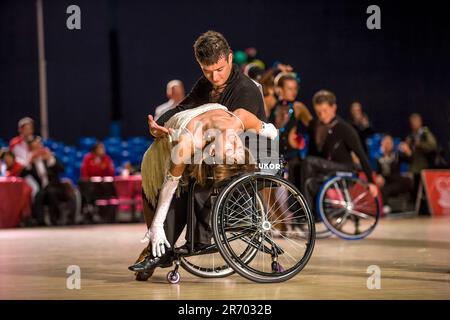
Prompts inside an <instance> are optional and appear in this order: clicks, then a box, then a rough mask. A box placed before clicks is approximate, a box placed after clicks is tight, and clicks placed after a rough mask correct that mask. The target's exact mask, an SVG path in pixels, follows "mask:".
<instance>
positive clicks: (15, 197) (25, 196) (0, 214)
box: [0, 177, 31, 228]
mask: <svg viewBox="0 0 450 320" xmlns="http://www.w3.org/2000/svg"><path fill="white" fill-rule="evenodd" d="M30 214H31V188H30V186H29V185H28V184H27V183H26V182H25V181H24V180H23V179H21V178H15V177H12V178H4V177H0V228H13V227H17V226H18V225H19V223H20V221H21V219H22V218H24V217H27V216H29V215H30Z"/></svg>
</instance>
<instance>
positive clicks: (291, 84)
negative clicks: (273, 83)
mask: <svg viewBox="0 0 450 320" xmlns="http://www.w3.org/2000/svg"><path fill="white" fill-rule="evenodd" d="M280 94H281V97H282V98H283V99H284V100H287V101H295V98H296V97H297V94H298V84H297V81H295V80H286V81H284V83H283V87H281V90H280Z"/></svg>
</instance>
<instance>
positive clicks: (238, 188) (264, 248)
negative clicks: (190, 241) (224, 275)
mask: <svg viewBox="0 0 450 320" xmlns="http://www.w3.org/2000/svg"><path fill="white" fill-rule="evenodd" d="M300 225H301V226H303V231H301V232H298V231H292V229H291V228H289V227H288V226H291V227H292V226H294V227H296V226H300ZM212 229H213V233H214V240H215V243H216V244H217V246H218V249H219V252H220V253H221V255H222V257H223V259H224V260H225V261H226V262H227V263H228V265H229V266H231V267H232V268H233V270H234V271H236V272H237V273H239V274H240V275H241V276H243V277H245V278H247V279H249V280H252V281H255V282H266V283H268V282H281V281H286V280H288V279H290V278H292V277H293V276H295V275H296V274H298V273H299V272H300V271H301V270H302V269H303V268H304V267H305V265H306V264H307V262H308V260H309V258H310V257H311V254H312V252H313V248H314V240H315V228H314V221H313V217H312V215H311V212H310V210H309V207H308V206H307V204H306V201H305V199H304V198H303V196H302V195H301V194H300V192H299V191H298V190H297V189H296V188H295V187H294V186H293V185H292V184H291V183H290V182H288V181H286V180H284V179H282V178H280V177H278V176H274V175H270V174H264V173H256V174H245V175H242V176H239V177H238V178H236V179H234V180H232V181H231V183H230V184H229V185H227V186H226V187H225V188H223V189H222V191H221V192H220V193H219V195H218V197H217V199H216V202H215V204H214V207H213V212H212Z"/></svg>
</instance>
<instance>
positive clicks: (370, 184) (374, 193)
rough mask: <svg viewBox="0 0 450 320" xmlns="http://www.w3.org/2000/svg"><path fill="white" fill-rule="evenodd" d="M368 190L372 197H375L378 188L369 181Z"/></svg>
mask: <svg viewBox="0 0 450 320" xmlns="http://www.w3.org/2000/svg"><path fill="white" fill-rule="evenodd" d="M369 191H370V194H371V195H372V197H374V198H376V197H377V196H378V188H377V186H376V185H375V184H373V183H369Z"/></svg>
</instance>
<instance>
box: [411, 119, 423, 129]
mask: <svg viewBox="0 0 450 320" xmlns="http://www.w3.org/2000/svg"><path fill="white" fill-rule="evenodd" d="M409 124H410V125H411V129H412V130H414V131H417V130H419V129H420V128H422V118H421V117H411V118H410V119H409Z"/></svg>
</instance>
